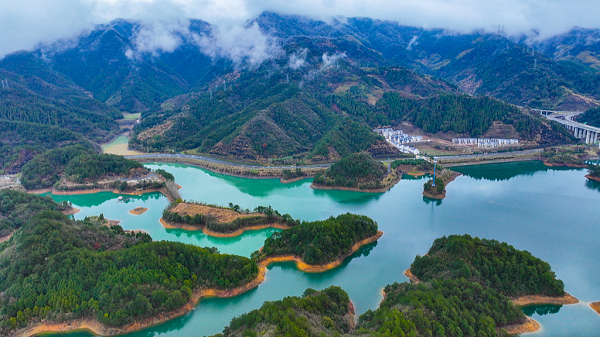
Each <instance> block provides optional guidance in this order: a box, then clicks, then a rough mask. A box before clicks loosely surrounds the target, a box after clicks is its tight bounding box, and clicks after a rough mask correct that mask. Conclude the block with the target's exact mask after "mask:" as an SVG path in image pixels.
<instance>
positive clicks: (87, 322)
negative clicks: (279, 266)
mask: <svg viewBox="0 0 600 337" xmlns="http://www.w3.org/2000/svg"><path fill="white" fill-rule="evenodd" d="M382 235H383V232H382V231H378V232H377V234H375V235H374V236H372V237H370V238H367V239H364V240H362V241H359V242H357V243H355V244H354V245H353V246H352V248H351V249H350V251H349V252H348V253H347V254H344V255H343V256H341V257H340V258H339V259H337V260H335V261H333V262H331V263H328V264H326V265H316V266H315V265H308V264H306V263H304V262H303V261H302V259H300V258H299V257H297V256H276V257H270V258H267V259H265V260H263V261H260V262H259V263H258V268H259V271H258V276H257V277H256V278H255V279H254V280H252V281H250V282H249V283H247V284H245V285H243V286H240V287H237V288H233V289H226V290H218V289H200V290H195V291H194V292H193V293H192V298H191V299H190V300H189V301H188V303H187V304H185V305H184V306H183V307H181V308H179V309H177V310H173V311H170V312H168V313H163V314H160V315H158V316H156V317H151V318H147V319H144V320H142V321H140V322H135V323H131V324H127V325H125V326H124V327H121V328H112V327H108V326H106V325H104V324H102V323H100V322H98V321H97V320H93V319H81V320H74V321H70V322H63V323H38V324H35V325H33V326H30V327H28V328H25V329H22V330H20V331H17V332H16V333H15V334H14V336H19V337H29V336H34V335H37V334H40V333H50V332H72V331H76V330H85V331H90V332H92V333H93V334H94V335H101V336H114V335H121V334H126V333H130V332H133V331H137V330H141V329H144V328H148V327H151V326H154V325H158V324H161V323H164V322H166V321H168V320H171V319H174V318H177V317H180V316H183V315H185V314H187V313H188V312H189V311H191V310H193V309H194V307H195V306H196V304H197V303H198V301H200V299H201V298H203V297H221V298H225V297H233V296H237V295H240V294H243V293H245V292H246V291H248V290H251V289H254V288H256V287H258V286H259V285H260V284H261V283H263V282H264V280H265V274H266V271H267V266H268V265H269V264H271V263H276V262H287V261H294V262H296V265H297V266H298V268H299V269H300V270H302V271H305V272H313V273H315V272H322V271H326V270H329V269H333V268H335V267H337V266H339V265H340V264H342V262H343V261H344V260H345V259H346V258H347V257H349V256H350V255H352V254H353V253H355V252H356V251H357V250H358V249H359V248H360V247H362V246H363V245H366V244H369V243H372V242H374V241H377V240H378V239H379V238H380V237H381V236H382Z"/></svg>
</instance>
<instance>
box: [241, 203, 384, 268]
mask: <svg viewBox="0 0 600 337" xmlns="http://www.w3.org/2000/svg"><path fill="white" fill-rule="evenodd" d="M375 234H377V223H376V222H375V221H373V220H372V219H370V218H368V217H366V216H364V215H355V214H350V213H346V214H342V215H338V216H337V217H335V218H334V217H330V218H329V219H327V220H323V221H313V222H306V221H303V222H302V223H301V224H300V225H296V226H294V227H293V228H290V229H286V230H284V231H282V232H276V233H273V235H272V236H271V237H270V238H267V239H266V240H265V245H264V246H263V248H262V250H261V251H256V252H254V253H253V254H252V256H253V258H255V259H257V260H260V259H264V258H268V257H270V256H278V255H297V256H299V257H301V258H302V260H303V261H304V262H305V263H307V264H311V265H323V264H327V263H329V262H333V261H335V260H337V259H339V258H340V257H341V256H343V255H344V254H346V253H347V252H349V251H350V249H351V248H352V246H353V245H354V244H355V243H357V242H359V241H361V240H364V239H367V238H369V237H372V236H374V235H375Z"/></svg>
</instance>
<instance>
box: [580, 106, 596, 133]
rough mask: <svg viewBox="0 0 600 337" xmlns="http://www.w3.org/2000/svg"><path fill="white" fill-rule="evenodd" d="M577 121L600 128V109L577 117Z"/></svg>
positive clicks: (594, 109) (590, 110) (588, 111)
mask: <svg viewBox="0 0 600 337" xmlns="http://www.w3.org/2000/svg"><path fill="white" fill-rule="evenodd" d="M575 120H576V121H578V122H579V123H584V124H588V125H591V126H595V127H597V128H600V107H598V108H593V109H589V110H587V111H586V112H584V113H582V114H581V115H579V116H577V117H575Z"/></svg>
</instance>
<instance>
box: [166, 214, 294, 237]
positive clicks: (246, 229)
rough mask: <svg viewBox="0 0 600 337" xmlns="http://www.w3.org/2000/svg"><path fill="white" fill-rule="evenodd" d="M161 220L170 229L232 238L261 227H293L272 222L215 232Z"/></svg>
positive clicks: (204, 227)
mask: <svg viewBox="0 0 600 337" xmlns="http://www.w3.org/2000/svg"><path fill="white" fill-rule="evenodd" d="M159 221H160V223H161V224H162V225H163V227H165V228H168V229H183V230H186V231H202V232H203V233H204V234H206V235H209V236H214V237H218V238H232V237H236V236H239V235H242V234H243V233H244V232H245V231H255V230H261V229H265V228H277V229H290V228H291V227H290V226H287V225H282V224H278V223H272V224H266V225H260V226H250V227H244V228H240V229H238V230H236V231H235V232H231V233H219V232H215V231H212V230H210V229H208V228H206V226H190V225H174V224H172V223H170V222H167V221H166V220H165V219H163V218H160V220H159Z"/></svg>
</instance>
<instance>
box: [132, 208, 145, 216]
mask: <svg viewBox="0 0 600 337" xmlns="http://www.w3.org/2000/svg"><path fill="white" fill-rule="evenodd" d="M146 211H148V208H147V207H136V208H134V209H132V210H131V211H129V213H130V214H133V215H141V214H144V213H146Z"/></svg>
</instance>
